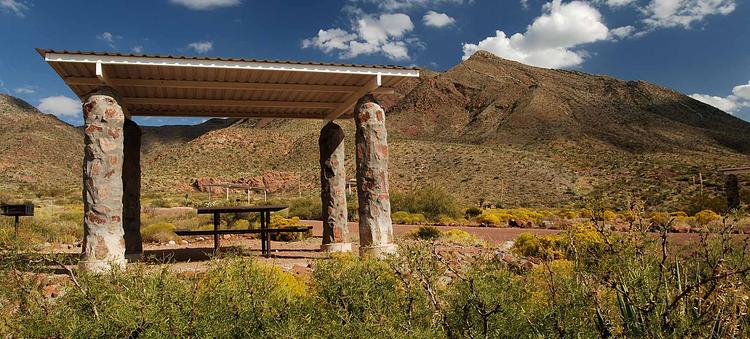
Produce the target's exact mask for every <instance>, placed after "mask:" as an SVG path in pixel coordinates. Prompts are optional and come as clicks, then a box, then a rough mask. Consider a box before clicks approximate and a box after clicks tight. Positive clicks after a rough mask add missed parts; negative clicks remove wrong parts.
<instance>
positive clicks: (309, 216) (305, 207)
mask: <svg viewBox="0 0 750 339" xmlns="http://www.w3.org/2000/svg"><path fill="white" fill-rule="evenodd" d="M322 214H323V205H322V203H321V201H320V199H313V198H300V199H296V200H294V201H292V203H291V204H289V216H292V217H299V218H300V219H305V220H320V219H321V218H322V217H323V216H322Z"/></svg>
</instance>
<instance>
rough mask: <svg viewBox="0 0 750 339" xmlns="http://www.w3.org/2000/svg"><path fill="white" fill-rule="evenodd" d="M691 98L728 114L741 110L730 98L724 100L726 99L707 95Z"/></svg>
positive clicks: (692, 95) (694, 95)
mask: <svg viewBox="0 0 750 339" xmlns="http://www.w3.org/2000/svg"><path fill="white" fill-rule="evenodd" d="M690 97H691V98H693V99H695V100H698V101H701V102H703V103H706V104H709V105H711V106H714V107H716V108H718V109H720V110H722V111H724V112H727V113H732V112H734V111H736V110H737V108H739V106H738V105H737V102H735V101H734V100H732V99H731V98H729V97H726V98H724V97H719V96H715V95H706V94H698V93H694V94H690Z"/></svg>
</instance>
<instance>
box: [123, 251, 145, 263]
mask: <svg viewBox="0 0 750 339" xmlns="http://www.w3.org/2000/svg"><path fill="white" fill-rule="evenodd" d="M141 258H143V253H129V254H125V260H127V261H128V262H136V261H141Z"/></svg>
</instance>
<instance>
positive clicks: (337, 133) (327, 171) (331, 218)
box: [318, 122, 352, 252]
mask: <svg viewBox="0 0 750 339" xmlns="http://www.w3.org/2000/svg"><path fill="white" fill-rule="evenodd" d="M318 145H319V146H320V200H321V202H322V203H323V245H322V246H321V247H320V249H321V250H323V251H325V252H350V251H351V250H352V244H351V243H350V242H349V228H348V227H347V210H346V169H345V168H344V130H343V129H342V128H341V126H339V125H337V124H335V123H333V122H329V123H328V124H326V125H325V126H324V127H323V129H321V130H320V138H319V139H318Z"/></svg>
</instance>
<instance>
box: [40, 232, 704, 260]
mask: <svg viewBox="0 0 750 339" xmlns="http://www.w3.org/2000/svg"><path fill="white" fill-rule="evenodd" d="M302 224H303V225H309V226H312V227H313V229H312V231H313V237H312V238H309V239H306V240H304V241H296V242H280V241H273V242H272V243H271V251H272V253H271V257H270V258H265V257H261V256H260V247H261V244H260V240H258V239H253V238H252V237H250V236H246V235H224V236H222V237H221V240H220V242H221V252H223V253H233V254H238V255H243V256H252V257H254V258H255V259H256V260H259V261H261V262H266V263H269V264H273V265H276V266H280V267H281V268H282V269H284V270H285V271H292V272H297V271H301V270H309V267H311V265H312V263H313V261H315V260H316V259H322V258H326V257H327V254H326V253H323V252H320V251H319V249H320V245H321V241H322V235H323V228H322V222H321V221H314V220H304V221H302ZM348 226H349V232H350V238H351V240H352V246H353V252H354V253H358V247H359V246H358V244H359V230H358V225H357V223H354V222H350V223H349V225H348ZM418 227H419V226H417V225H393V231H394V234H395V236H396V237H397V238H400V237H402V236H404V234H406V233H407V232H409V231H411V230H413V229H416V228H418ZM439 228H440V229H444V230H448V229H460V230H464V231H466V232H468V233H470V234H473V235H475V236H477V237H478V238H480V239H482V240H484V241H486V242H487V243H488V244H490V245H500V244H503V243H505V242H507V241H511V240H514V239H516V237H518V235H520V234H521V233H526V232H529V233H533V234H536V235H545V234H554V233H558V232H560V231H559V230H549V229H526V228H485V227H461V226H439ZM697 236H698V235H697V234H675V233H673V234H671V235H670V238H673V239H674V240H677V242H684V241H687V240H689V239H692V238H697ZM50 250H52V251H53V252H57V253H70V254H71V255H73V254H76V253H78V252H79V251H80V247H75V246H70V245H63V246H53V247H52V248H51V249H50ZM212 251H213V238H212V237H210V236H204V237H183V240H181V241H178V242H177V243H176V244H174V245H169V244H157V243H146V244H144V254H143V259H142V261H145V262H147V263H155V264H158V263H166V262H169V263H170V267H171V268H172V269H173V270H175V271H200V270H203V269H205V268H206V263H207V262H208V261H209V260H210V258H211V256H212Z"/></svg>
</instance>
